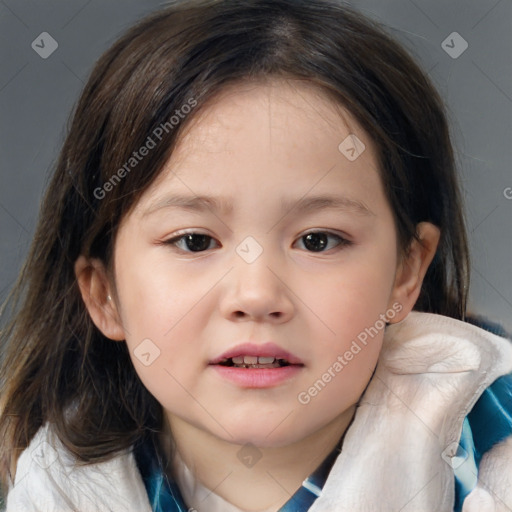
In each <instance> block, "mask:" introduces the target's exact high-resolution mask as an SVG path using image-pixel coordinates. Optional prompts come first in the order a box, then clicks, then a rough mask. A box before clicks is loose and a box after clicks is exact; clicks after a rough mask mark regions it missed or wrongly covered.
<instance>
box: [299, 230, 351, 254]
mask: <svg viewBox="0 0 512 512" xmlns="http://www.w3.org/2000/svg"><path fill="white" fill-rule="evenodd" d="M330 238H331V239H335V240H336V241H337V243H335V244H334V245H333V244H332V243H331V244H329V239H330ZM300 240H302V241H303V243H304V247H305V248H306V250H308V251H311V252H325V249H326V247H328V249H332V248H333V247H338V246H346V245H350V244H351V242H349V241H348V240H346V239H345V238H343V237H341V236H339V235H335V234H334V233H329V232H327V231H315V232H311V233H307V234H306V235H303V236H302V237H301V238H300Z"/></svg>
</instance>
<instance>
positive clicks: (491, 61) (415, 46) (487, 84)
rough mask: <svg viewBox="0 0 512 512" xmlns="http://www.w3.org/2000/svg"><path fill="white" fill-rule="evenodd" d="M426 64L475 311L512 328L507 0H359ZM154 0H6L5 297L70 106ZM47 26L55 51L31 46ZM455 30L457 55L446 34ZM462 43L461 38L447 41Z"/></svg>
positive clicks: (0, 82) (0, 295) (0, 77)
mask: <svg viewBox="0 0 512 512" xmlns="http://www.w3.org/2000/svg"><path fill="white" fill-rule="evenodd" d="M349 3H351V4H352V5H354V6H356V7H358V8H359V9H360V10H361V11H363V12H364V13H365V14H367V15H368V16H370V17H373V18H375V19H377V20H379V21H382V22H383V23H385V24H386V25H387V26H388V27H389V28H390V30H391V32H392V33H393V34H394V35H395V36H396V37H397V38H398V39H399V40H400V41H402V42H403V43H404V44H405V46H406V47H407V48H408V49H409V50H410V51H411V52H412V53H413V55H414V56H415V57H416V58H417V60H418V61H419V62H420V64H421V65H422V66H423V67H424V69H425V70H426V71H428V73H429V74H430V76H431V77H432V79H433V80H434V83H435V84H436V85H437V87H438V89H439V90H440V92H441V94H442V96H443V97H444V98H445V101H446V103H447V105H448V108H449V115H450V121H451V125H452V133H453V136H454V141H455V145H456V153H457V158H458V163H459V167H460V171H461V180H462V184H463V188H464V195H465V201H466V209H467V220H468V230H469V235H470V241H471V250H472V256H473V272H472V284H471V293H470V296H471V300H470V310H471V311H474V312H477V313H479V314H483V315H485V316H486V317H487V318H488V319H490V320H493V321H496V322H499V323H501V324H502V325H503V326H505V327H506V328H507V329H508V330H509V331H512V286H511V285H512V271H511V270H512V241H511V240H512V236H511V235H512V188H510V187H512V176H511V172H510V169H511V142H512V136H511V135H512V134H511V124H512V123H511V117H512V116H511V112H512V108H511V104H512V99H511V98H512V86H511V75H512V73H511V67H512V65H511V58H510V57H511V48H512V36H511V33H512V30H511V28H512V27H511V20H512V16H511V13H512V2H511V1H510V0H451V1H450V0H448V1H447V0H388V1H383V0H354V1H352V2H349ZM162 5H164V2H162V1H157V0H121V1H115V2H114V1H112V0H109V1H105V0H73V1H70V0H59V1H57V0H45V1H44V2H41V0H0V38H1V44H0V48H1V54H0V59H1V66H0V69H1V74H0V120H1V121H0V130H1V134H0V151H1V162H2V166H1V169H0V185H1V186H0V233H1V237H0V244H1V245H0V301H1V300H2V299H4V298H5V297H6V295H7V292H8V290H9V289H10V288H11V287H12V284H13V281H14V279H15V278H16V275H17V273H18V271H19V269H20V268H21V264H22V261H23V259H24V257H25V254H26V253H27V251H28V247H29V244H30V240H31V237H32V235H33V232H34V229H35V223H36V219H37V213H38V208H39V203H40V200H41V197H42V192H43V188H44V186H45V183H46V180H47V179H48V176H49V173H50V171H51V168H52V166H53V164H54V163H55V161H56V159H57V155H58V151H59V148H60V146H61V144H62V141H63V138H64V133H65V129H66V124H67V121H68V117H69V114H70V112H71V109H72V107H73V105H74V103H75V101H76V99H77V98H78V95H79V93H80V91H81V89H82V87H83V85H84V83H85V81H86V79H87V76H88V73H89V72H90V70H91V69H92V66H93V64H94V62H95V61H96V59H97V58H98V57H99V56H100V55H101V53H102V52H103V51H105V50H106V49H107V48H108V47H109V46H110V45H111V44H112V43H113V42H114V40H115V39H116V37H117V36H118V35H119V34H120V33H121V31H123V30H124V29H125V28H127V27H128V26H129V25H130V24H131V23H133V22H134V21H135V20H137V19H139V18H140V17H141V16H143V15H145V14H147V13H149V12H151V11H153V10H155V9H157V8H159V7H160V6H162ZM42 32H48V33H49V34H51V36H52V37H53V38H54V39H55V40H56V41H57V42H58V48H57V50H56V51H55V52H54V53H53V54H52V55H50V56H49V57H48V58H47V59H43V58H41V57H40V56H39V55H38V54H37V53H36V51H34V49H33V48H32V47H31V44H32V42H33V41H34V40H36V38H37V37H38V36H39V35H40V34H41V33H42ZM453 32H458V33H459V34H460V35H461V36H462V38H463V39H464V40H465V41H467V44H468V48H467V49H466V50H465V51H464V52H463V53H462V54H461V55H460V56H458V57H457V58H453V57H452V56H450V55H449V54H448V53H447V52H446V51H445V50H444V49H443V46H442V42H443V41H445V40H446V38H447V37H448V36H449V35H450V34H452V33H453ZM445 44H448V45H450V46H453V49H452V50H451V51H452V53H453V51H456V52H457V51H458V50H460V48H462V46H461V41H460V40H456V39H454V40H453V42H452V41H451V40H450V39H448V42H447V43H445Z"/></svg>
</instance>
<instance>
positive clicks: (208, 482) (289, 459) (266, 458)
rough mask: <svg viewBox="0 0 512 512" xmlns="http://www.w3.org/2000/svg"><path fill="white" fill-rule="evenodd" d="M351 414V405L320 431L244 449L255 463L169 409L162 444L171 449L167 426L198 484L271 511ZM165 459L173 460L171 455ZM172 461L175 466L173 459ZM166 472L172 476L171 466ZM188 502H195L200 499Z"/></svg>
mask: <svg viewBox="0 0 512 512" xmlns="http://www.w3.org/2000/svg"><path fill="white" fill-rule="evenodd" d="M354 413H355V406H352V407H351V408H350V409H348V410H346V411H344V412H343V413H342V414H341V415H340V416H338V417H336V418H335V419H334V420H333V421H331V422H330V423H329V424H327V425H326V426H324V427H322V429H321V430H318V431H316V432H314V433H313V434H310V435H309V436H308V437H306V438H304V439H301V440H300V441H297V442H295V443H292V444H289V445H286V446H280V447H275V448H274V447H272V448H267V447H265V448H260V447H257V448H252V450H253V452H251V451H250V450H248V451H247V454H248V455H249V456H251V454H252V455H254V454H257V456H258V457H260V456H261V458H259V460H258V461H257V463H255V464H254V465H252V464H251V462H250V460H249V459H247V460H248V464H247V465H245V464H244V463H241V460H240V458H239V457H240V453H239V452H240V450H241V449H243V445H240V444H233V443H230V442H227V441H225V440H223V439H219V438H218V437H216V436H214V435H212V434H211V433H209V432H207V431H205V430H202V429H199V428H197V427H196V426H194V425H191V424H189V423H187V422H186V421H184V420H183V419H181V418H179V417H177V416H174V415H171V414H170V413H167V419H168V423H167V424H166V431H165V432H164V436H165V439H164V446H166V447H167V449H169V448H170V446H171V443H170V442H169V441H170V432H171V430H172V445H173V446H174V449H175V450H176V452H177V457H179V458H180V459H181V460H182V461H183V462H184V463H185V464H186V466H187V467H188V468H189V469H190V470H191V471H192V473H193V474H194V478H195V479H196V480H197V481H198V482H199V483H200V484H202V485H203V486H204V487H206V488H208V489H210V490H212V492H214V493H215V494H217V495H218V496H220V497H221V498H223V499H224V500H226V501H227V502H229V503H231V504H232V505H234V506H235V507H237V508H239V509H241V510H244V511H247V512H256V511H265V512H274V511H277V510H279V508H280V507H281V506H282V505H283V504H284V503H286V502H287V501H288V500H289V499H290V497H291V496H292V495H293V494H294V493H295V491H296V490H297V489H298V488H299V487H300V486H301V484H302V482H303V481H304V479H305V478H307V477H308V476H309V475H310V474H311V473H312V472H313V471H314V470H315V469H316V468H317V467H318V466H319V465H320V464H321V463H322V461H323V460H324V459H325V458H326V457H327V456H328V455H329V454H330V453H331V452H332V451H333V450H334V449H335V448H336V446H337V445H338V443H339V442H340V439H341V438H342V437H343V435H344V433H345V432H346V430H347V428H348V426H349V424H350V422H351V420H352V418H353V417H354ZM169 424H170V428H169ZM245 449H246V450H247V447H246V448H245ZM167 453H168V454H169V453H170V452H167ZM242 453H243V452H242ZM169 459H170V460H172V459H173V457H172V455H171V456H170V457H169ZM174 461H175V462H174V464H176V458H175V459H174ZM171 468H172V465H171ZM170 471H171V473H174V474H176V473H175V466H174V468H172V469H170ZM187 505H188V506H200V504H199V503H187ZM203 506H204V504H203Z"/></svg>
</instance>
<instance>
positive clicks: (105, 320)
mask: <svg viewBox="0 0 512 512" xmlns="http://www.w3.org/2000/svg"><path fill="white" fill-rule="evenodd" d="M75 276H76V279H77V281H78V286H79V287H80V293H81V294H82V299H83V300H84V303H85V306H86V308H87V311H88V312H89V315H90V317H91V319H92V321H93V322H94V324H95V325H96V327H97V328H98V329H99V330H100V331H101V332H102V333H103V334H104V335H105V336H106V337H107V338H110V339H111V340H116V341H122V340H124V339H125V334H124V329H123V327H122V324H121V319H120V316H119V314H118V311H117V306H116V305H115V302H114V301H115V298H114V294H113V292H112V291H111V286H110V283H109V279H108V275H107V271H106V269H105V266H104V264H103V262H102V261H100V260H98V259H87V258H85V257H84V256H80V257H79V258H78V259H77V260H76V262H75ZM109 297H110V299H109Z"/></svg>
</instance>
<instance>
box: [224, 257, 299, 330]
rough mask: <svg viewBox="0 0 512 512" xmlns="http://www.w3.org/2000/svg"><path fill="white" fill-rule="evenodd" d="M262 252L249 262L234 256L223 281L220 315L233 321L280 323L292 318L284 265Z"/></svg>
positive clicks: (292, 307)
mask: <svg viewBox="0 0 512 512" xmlns="http://www.w3.org/2000/svg"><path fill="white" fill-rule="evenodd" d="M269 252H270V251H263V253H262V254H261V255H260V256H259V257H258V258H257V259H256V260H255V261H253V262H252V263H247V262H246V261H244V260H243V259H241V258H239V256H238V255H235V258H236V259H235V260H234V268H233V270H232V271H231V272H229V274H228V275H227V279H226V280H225V282H224V294H223V298H222V299H221V312H222V314H223V316H224V317H226V318H228V319H229V320H232V321H256V322H273V323H283V322H286V321H288V320H290V318H291V317H292V316H293V313H294V304H293V302H292V300H291V298H292V296H293V293H292V291H291V287H290V283H288V282H287V281H288V279H289V276H288V274H287V273H286V272H285V270H284V268H285V263H283V264H282V265H278V262H277V261H276V260H275V259H273V261H271V259H272V258H270V255H269Z"/></svg>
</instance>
